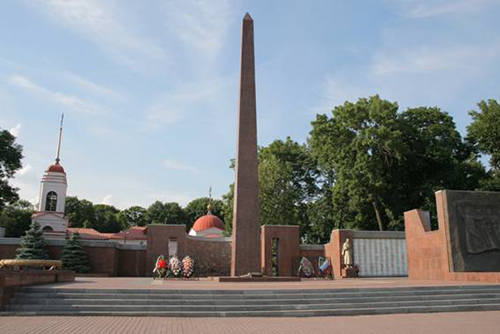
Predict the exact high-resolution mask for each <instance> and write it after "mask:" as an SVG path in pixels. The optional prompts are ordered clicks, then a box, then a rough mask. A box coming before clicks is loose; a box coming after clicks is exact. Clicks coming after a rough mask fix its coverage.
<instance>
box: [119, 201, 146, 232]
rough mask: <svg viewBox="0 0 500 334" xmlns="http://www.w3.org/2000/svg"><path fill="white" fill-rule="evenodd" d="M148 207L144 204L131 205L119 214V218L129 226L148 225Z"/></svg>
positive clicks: (123, 223)
mask: <svg viewBox="0 0 500 334" xmlns="http://www.w3.org/2000/svg"><path fill="white" fill-rule="evenodd" d="M146 213H147V211H146V209H144V208H143V207H142V206H138V205H135V206H131V207H130V208H128V209H125V210H122V211H121V212H120V213H119V214H118V218H119V220H120V221H121V222H122V225H123V226H124V227H127V226H146V224H147V219H146V218H147V217H146Z"/></svg>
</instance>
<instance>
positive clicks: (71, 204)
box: [66, 196, 95, 227]
mask: <svg viewBox="0 0 500 334" xmlns="http://www.w3.org/2000/svg"><path fill="white" fill-rule="evenodd" d="M66 217H67V218H68V220H69V224H70V226H71V227H83V226H84V224H85V222H86V221H87V222H88V223H87V225H89V226H92V225H95V212H94V204H93V203H92V202H91V201H88V200H86V199H81V200H80V199H78V197H72V196H68V197H67V198H66Z"/></svg>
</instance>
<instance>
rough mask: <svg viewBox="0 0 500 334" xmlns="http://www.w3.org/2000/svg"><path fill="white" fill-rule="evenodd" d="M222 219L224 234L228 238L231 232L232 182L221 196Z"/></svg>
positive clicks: (232, 208)
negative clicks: (224, 226) (224, 228)
mask: <svg viewBox="0 0 500 334" xmlns="http://www.w3.org/2000/svg"><path fill="white" fill-rule="evenodd" d="M222 203H223V204H222V217H223V221H224V223H225V224H226V230H225V231H224V234H225V235H226V236H230V235H231V234H232V231H233V210H234V182H233V183H231V184H230V185H229V191H228V192H227V193H226V194H224V195H222Z"/></svg>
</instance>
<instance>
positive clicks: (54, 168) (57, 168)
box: [47, 165, 66, 174]
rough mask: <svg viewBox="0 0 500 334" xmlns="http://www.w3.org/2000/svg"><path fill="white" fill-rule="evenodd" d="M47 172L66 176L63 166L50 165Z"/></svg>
mask: <svg viewBox="0 0 500 334" xmlns="http://www.w3.org/2000/svg"><path fill="white" fill-rule="evenodd" d="M47 172H52V173H63V174H66V172H65V171H64V168H63V166H61V165H50V166H49V168H47Z"/></svg>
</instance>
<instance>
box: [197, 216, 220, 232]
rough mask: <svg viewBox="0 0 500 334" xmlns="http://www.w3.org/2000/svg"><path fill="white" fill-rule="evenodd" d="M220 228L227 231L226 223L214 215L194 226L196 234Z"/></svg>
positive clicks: (201, 219) (200, 219)
mask: <svg viewBox="0 0 500 334" xmlns="http://www.w3.org/2000/svg"><path fill="white" fill-rule="evenodd" d="M212 227H215V228H218V229H221V230H225V229H226V226H225V225H224V222H223V221H222V220H220V218H219V217H217V216H214V215H210V214H208V215H205V216H202V217H200V218H198V219H197V220H196V222H195V223H194V225H193V230H195V231H196V232H200V231H203V230H207V229H209V228H212Z"/></svg>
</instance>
